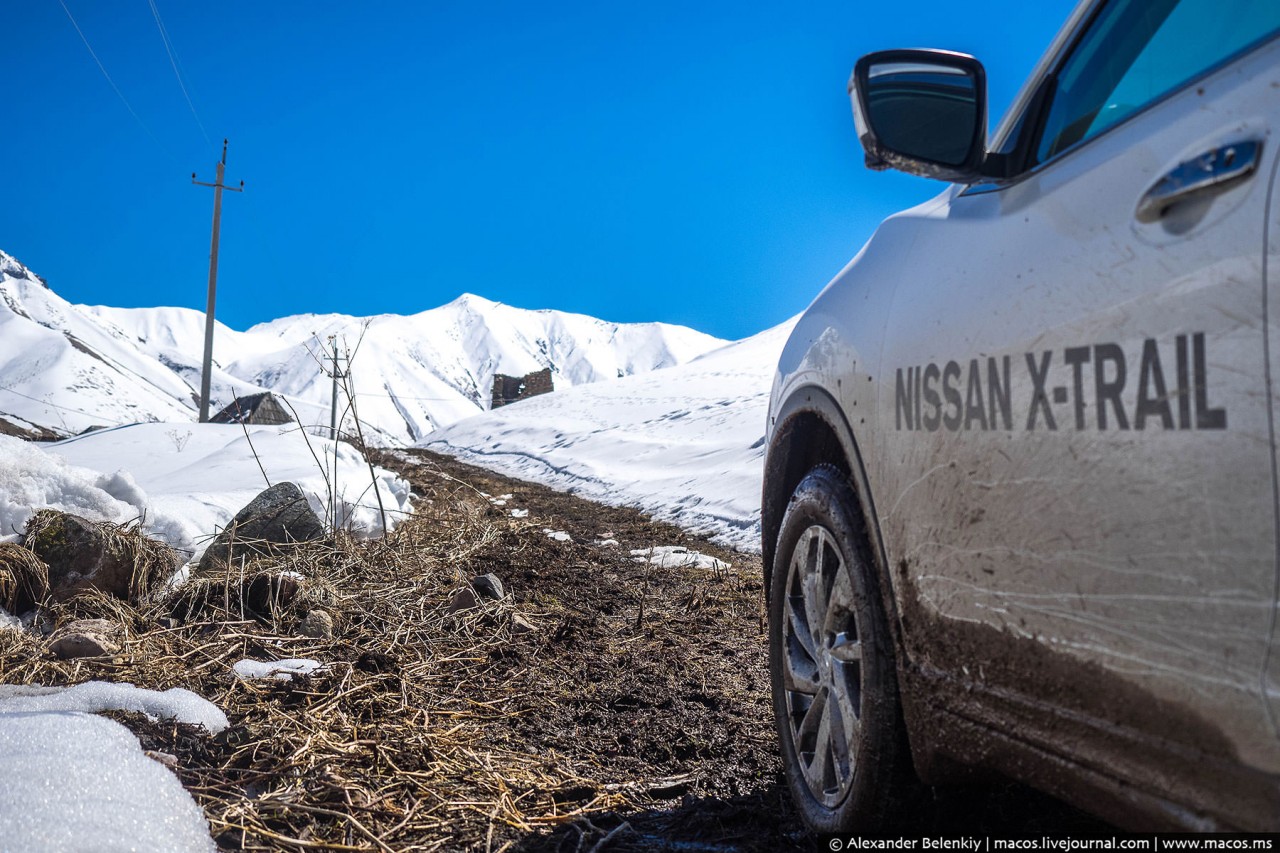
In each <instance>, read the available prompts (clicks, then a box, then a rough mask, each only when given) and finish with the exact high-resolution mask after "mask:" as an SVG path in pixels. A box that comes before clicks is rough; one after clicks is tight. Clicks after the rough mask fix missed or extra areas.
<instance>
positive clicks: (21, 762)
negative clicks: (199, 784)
mask: <svg viewBox="0 0 1280 853" xmlns="http://www.w3.org/2000/svg"><path fill="white" fill-rule="evenodd" d="M63 692H64V693H66V692H68V691H63ZM48 695H50V694H45V696H48ZM0 839H3V840H2V841H0V846H2V847H3V848H4V849H5V850H26V851H33V853H57V851H63V850H134V851H144V853H172V851H210V853H212V851H214V850H216V849H217V848H216V847H215V846H214V844H213V840H212V839H211V838H210V837H209V825H208V824H207V823H206V822H205V819H204V814H203V813H202V812H201V811H200V808H199V807H198V806H197V805H196V804H195V801H193V800H192V799H191V795H190V794H188V793H187V792H186V790H185V789H183V787H182V784H181V783H180V782H179V781H178V779H177V777H176V776H174V775H173V773H172V772H170V771H169V770H167V769H165V767H164V766H162V765H161V764H160V763H158V762H156V761H152V760H151V759H150V758H147V756H146V755H145V754H144V753H143V752H142V748H141V747H140V746H139V745H138V741H137V740H136V739H135V738H134V736H133V735H132V734H131V733H130V732H129V730H128V729H126V728H125V727H124V726H122V725H120V724H119V723H117V722H115V721H113V720H108V719H105V718H103V717H95V716H92V715H89V714H78V713H72V712H68V711H61V712H56V713H13V712H0Z"/></svg>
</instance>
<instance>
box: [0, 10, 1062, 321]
mask: <svg viewBox="0 0 1280 853" xmlns="http://www.w3.org/2000/svg"><path fill="white" fill-rule="evenodd" d="M154 2H155V8H156V10H157V11H158V13H159V15H160V18H161V20H162V21H163V23H164V25H165V28H166V30H167V33H168V36H169V39H170V43H171V45H172V47H173V50H174V55H175V57H176V60H177V62H178V64H179V66H180V68H181V71H182V79H183V81H184V82H185V84H186V86H187V91H188V93H189V95H190V98H191V102H192V104H193V105H194V113H193V110H192V109H191V108H190V107H189V106H188V104H187V100H186V98H185V97H184V95H183V91H182V89H181V88H180V86H179V82H178V78H177V76H176V75H175V73H174V70H173V68H172V66H171V63H170V59H169V56H168V54H167V53H166V50H165V45H164V42H163V41H162V39H161V36H160V33H159V29H158V27H157V25H156V19H155V17H154V16H153V13H152V6H151V5H150V3H149V2H148V0H110V2H108V0H94V2H89V0H65V4H66V8H67V9H69V10H70V12H71V14H72V16H74V18H75V20H76V22H77V23H78V24H79V26H80V29H81V30H82V32H83V33H84V36H85V37H86V38H87V40H88V42H89V44H90V45H91V46H92V48H93V51H94V52H95V53H96V54H97V56H98V59H99V60H101V62H102V65H103V66H104V67H105V68H106V71H107V73H108V74H109V75H110V78H111V80H112V82H114V84H115V86H116V87H117V88H118V89H119V91H120V93H121V94H123V96H124V99H126V100H127V101H128V103H129V107H131V108H132V110H133V112H134V113H136V114H137V117H136V118H135V116H134V115H131V114H130V109H129V107H126V105H125V103H124V102H123V101H122V100H121V98H120V97H118V96H117V94H116V93H115V92H114V91H113V90H112V85H111V83H109V82H108V80H107V79H106V78H105V77H104V76H103V74H102V72H101V71H100V70H99V68H98V66H97V64H96V63H95V62H94V59H93V57H92V56H91V55H90V53H89V51H88V50H87V49H86V47H85V44H84V43H83V42H82V41H81V38H80V36H79V35H78V34H77V32H76V29H75V27H74V26H73V25H72V23H71V20H69V18H68V15H67V13H66V12H65V11H64V8H63V6H62V5H61V3H60V2H59V0H37V1H36V2H24V3H13V4H10V6H9V8H8V9H7V10H6V15H5V19H6V27H5V29H6V39H5V42H6V63H5V65H6V71H5V78H6V85H5V87H4V88H5V96H4V103H5V107H6V109H5V110H4V115H5V117H6V119H7V121H6V127H5V129H4V131H3V132H0V157H2V162H3V164H4V167H5V168H4V173H5V177H4V203H3V204H2V205H0V249H4V250H5V251H8V252H10V253H11V254H14V255H16V256H17V257H18V258H19V259H20V260H22V261H24V262H25V263H27V264H28V265H29V266H31V267H32V268H33V269H35V270H36V271H37V272H39V273H41V274H42V275H44V276H45V277H46V278H47V279H48V280H49V283H50V285H51V286H52V287H53V288H54V290H56V291H57V292H59V293H60V294H61V295H63V296H64V297H66V298H68V299H70V300H72V301H74V302H83V303H89V304H108V305H117V306H125V307H133V306H154V305H184V306H190V307H195V308H203V307H204V300H205V286H206V282H207V275H208V253H209V225H210V217H211V213H212V190H208V189H203V188H197V187H193V186H191V184H190V176H191V173H192V172H193V171H194V172H197V173H198V176H199V178H200V179H201V180H206V181H210V180H212V178H213V173H214V171H213V165H214V163H215V161H216V159H217V150H218V148H219V147H220V141H221V139H222V138H223V137H224V136H225V137H229V138H230V140H231V145H230V150H229V155H228V168H227V178H228V179H229V181H230V182H231V183H236V182H238V181H240V180H244V181H245V184H246V191H245V192H244V194H243V195H241V194H230V193H229V194H226V195H225V196H224V200H223V223H222V251H221V255H220V263H219V293H218V312H217V314H218V318H219V319H220V320H222V321H223V322H225V323H227V324H229V325H231V326H232V327H234V328H240V329H243V328H247V327H248V326H250V325H252V324H253V323H256V322H261V321H265V320H269V319H272V318H275V317H280V316H284V315H288V314H301V313H324V312H341V313H347V314H356V315H365V314H375V313H384V312H390V313H401V314H409V313H414V312H417V311H421V310H424V309H427V308H432V307H435V306H437V305H440V304H443V303H445V302H448V301H449V300H451V299H453V298H454V297H455V296H457V295H458V294H460V293H463V292H472V293H477V294H480V295H482V296H486V297H488V298H490V299H494V300H497V301H501V302H506V303H509V304H512V305H517V306H520V307H524V308H558V309H562V310H568V311H577V312H581V313H586V314H592V315H595V316H598V317H602V318H605V319H609V320H618V321H645V320H663V321H667V322H672V323H683V324H686V325H690V326H694V327H695V328H698V329H701V330H703V331H706V332H709V333H711V334H715V335H719V336H721V337H726V338H739V337H744V336H746V335H749V334H752V333H754V332H757V331H760V330H761V329H764V328H767V327H769V326H771V325H774V324H776V323H778V322H781V321H782V320H784V319H785V318H787V317H788V316H790V315H792V314H794V313H796V312H798V311H800V310H801V309H803V308H804V307H805V306H806V305H807V304H808V303H809V301H810V300H811V299H812V298H813V296H814V295H816V294H817V292H818V291H819V290H820V289H821V287H822V286H823V285H824V284H825V283H826V282H827V281H828V280H829V279H830V278H831V276H832V275H834V274H835V273H836V272H837V271H839V269H840V268H841V267H842V266H843V265H844V264H845V263H846V262H847V260H848V259H849V258H850V257H852V256H853V254H854V253H855V252H856V251H857V250H858V248H859V247H860V246H861V245H862V243H863V242H865V241H866V239H867V238H868V237H869V236H870V235H871V233H872V231H873V230H874V229H875V226H876V224H877V223H878V222H879V221H880V220H881V219H882V218H883V217H884V216H886V215H888V214H889V213H892V212H893V211H895V210H898V209H900V208H902V207H905V206H908V205H911V204H914V203H916V202H918V201H921V200H924V199H925V198H928V197H929V196H931V195H933V194H935V193H936V192H937V191H939V190H940V189H942V185H941V184H936V183H932V182H928V181H924V180H922V179H917V178H911V177H908V176H905V175H898V174H889V173H873V172H870V171H867V170H866V169H864V168H863V166H862V153H861V150H860V149H859V148H858V145H857V140H856V139H855V136H854V131H853V122H852V119H851V118H850V112H849V105H848V99H847V97H846V94H845V83H846V80H847V78H848V75H849V71H850V69H851V68H852V66H853V63H854V62H855V61H856V60H857V58H858V57H859V56H860V55H861V54H863V53H866V52H868V51H871V50H876V49H880V48H889V47H943V48H948V49H953V50H961V51H965V52H969V53H973V54H975V55H976V56H978V57H979V58H980V59H981V60H982V61H983V62H984V63H985V64H986V66H987V71H988V76H989V83H990V90H991V99H992V104H993V115H992V122H993V124H994V122H995V121H996V119H997V118H998V116H999V114H1000V112H1001V111H1002V110H1003V109H1004V107H1005V106H1006V105H1007V104H1008V103H1009V101H1010V100H1011V99H1012V97H1013V96H1014V94H1015V93H1016V91H1017V89H1018V88H1019V86H1020V85H1021V83H1022V80H1023V79H1024V78H1025V76H1026V74H1027V72H1028V71H1029V70H1030V69H1031V67H1032V65H1034V63H1035V61H1036V59H1038V58H1039V56H1040V54H1041V52H1042V51H1043V49H1044V48H1045V46H1046V45H1047V44H1048V41H1049V40H1050V38H1051V37H1052V35H1053V34H1054V33H1055V32H1056V31H1057V29H1058V27H1059V25H1060V24H1061V23H1062V21H1063V20H1064V19H1065V18H1066V16H1067V14H1068V13H1069V11H1070V8H1071V6H1072V5H1073V4H1072V3H1071V2H1067V0H1037V2H1026V0H991V2H988V3H985V4H981V5H979V4H974V3H957V2H954V0H951V2H934V0H917V2H914V3H911V4H893V3H889V4H885V3H872V2H867V0H845V1H844V2H826V0H806V2H802V3H786V4H784V3H780V2H775V3H750V2H732V3H730V2H719V0H712V2H696V3H694V2H666V0H652V1H651V2H646V3H626V4H623V3H609V2H605V3H600V2H595V3H587V2H583V3H525V2H485V3H476V2H470V3H461V2H435V1H434V0H431V1H430V2H429V1H428V0H421V2H406V3H393V2H370V3H350V2H342V3H338V2H333V3H330V2H320V1H319V0H315V2H305V3H304V2H264V0H251V2H238V0H227V2H220V3H217V4H204V3H194V2H176V1H175V0H154ZM197 116H198V118H197ZM201 125H203V127H204V130H203V131H202V129H201ZM206 136H207V138H208V140H209V141H206ZM211 143H212V144H211Z"/></svg>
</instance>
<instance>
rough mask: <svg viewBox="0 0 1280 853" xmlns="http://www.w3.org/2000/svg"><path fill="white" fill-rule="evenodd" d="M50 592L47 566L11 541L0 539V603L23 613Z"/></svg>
mask: <svg viewBox="0 0 1280 853" xmlns="http://www.w3.org/2000/svg"><path fill="white" fill-rule="evenodd" d="M48 595H49V567H48V566H46V565H45V564H44V561H42V560H41V559H40V558H39V557H37V556H36V555H35V554H33V553H31V552H30V551H28V550H27V549H26V548H23V547H22V546H20V545H14V544H13V543H11V542H0V607H3V608H4V609H5V610H7V611H8V612H10V613H25V612H26V611H28V610H30V609H31V608H33V607H35V606H36V605H37V604H42V603H43V602H44V600H45V598H47V597H48Z"/></svg>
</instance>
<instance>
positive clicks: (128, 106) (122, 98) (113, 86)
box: [58, 0, 177, 161]
mask: <svg viewBox="0 0 1280 853" xmlns="http://www.w3.org/2000/svg"><path fill="white" fill-rule="evenodd" d="M58 4H59V5H60V6H62V11H64V12H66V13H67V19H68V20H69V21H71V26H73V27H75V28H76V33H77V34H78V35H79V36H80V41H82V42H84V46H85V49H86V50H88V51H89V55H90V56H92V57H93V61H94V62H96V63H97V64H98V70H99V71H101V72H102V76H103V77H105V78H106V79H107V83H109V84H110V85H111V89H112V91H114V92H115V93H116V96H117V97H119V98H120V103H122V104H124V106H125V109H127V110H128V111H129V115H131V116H133V118H134V120H136V121H137V122H138V125H139V126H140V127H141V128H142V129H143V130H145V131H146V132H147V136H150V137H151V141H152V142H154V143H155V144H156V147H157V148H159V149H160V150H161V151H163V152H164V153H165V156H167V157H168V158H169V159H170V160H174V161H176V160H177V158H176V157H174V156H173V153H172V152H171V151H169V149H168V148H165V147H164V145H163V144H162V143H161V142H160V140H159V139H158V138H157V137H156V135H155V134H154V133H152V132H151V128H150V127H148V126H147V123H146V122H145V121H143V120H142V116H140V115H138V113H137V111H136V110H134V108H133V105H132V104H130V103H129V99H128V98H126V97H125V96H124V92H121V91H120V87H119V86H117V85H116V81H115V80H112V79H111V75H110V74H108V73H107V67H106V66H105V65H103V64H102V60H101V59H99V58H98V54H97V53H95V52H94V50H93V45H91V44H89V39H88V38H86V37H85V34H84V30H82V29H80V25H79V24H78V23H76V19H75V16H74V15H72V14H71V10H70V9H68V8H67V4H66V2H65V0H58Z"/></svg>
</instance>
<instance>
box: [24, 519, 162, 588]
mask: <svg viewBox="0 0 1280 853" xmlns="http://www.w3.org/2000/svg"><path fill="white" fill-rule="evenodd" d="M23 544H24V545H25V546H26V547H27V548H28V549H30V550H31V552H32V553H34V554H35V555H36V557H38V558H39V559H40V560H42V561H43V562H45V563H46V564H48V567H49V589H50V591H51V592H52V594H53V597H54V598H55V599H58V600H65V599H67V598H70V597H71V596H72V595H73V594H75V593H77V592H79V591H81V590H83V589H88V588H93V589H98V590H101V591H103V592H106V593H108V594H110V595H114V596H115V597H116V598H121V599H125V600H127V601H136V600H137V599H138V598H141V597H142V596H144V595H146V594H147V592H148V591H149V590H151V589H152V588H153V587H155V586H157V585H158V584H161V583H164V582H165V581H166V580H168V579H169V578H170V577H172V576H173V573H174V572H176V571H177V570H178V566H179V564H180V562H181V561H180V560H179V559H178V555H177V554H176V553H175V552H174V551H173V550H172V549H171V548H169V547H168V546H167V545H165V544H164V543H162V542H158V541H156V540H154V539H148V538H147V537H146V536H143V535H142V534H141V533H139V532H138V531H137V529H130V528H124V527H120V526H118V525H114V524H106V523H98V522H93V521H90V520H88V519H87V518H81V517H80V516H78V515H71V514H69V513H65V512H58V511H57V510H51V509H43V510H40V511H39V512H37V513H36V514H35V515H33V516H31V518H30V519H29V520H28V521H27V527H26V532H25V534H24V538H23Z"/></svg>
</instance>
